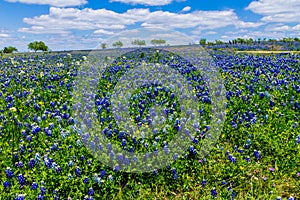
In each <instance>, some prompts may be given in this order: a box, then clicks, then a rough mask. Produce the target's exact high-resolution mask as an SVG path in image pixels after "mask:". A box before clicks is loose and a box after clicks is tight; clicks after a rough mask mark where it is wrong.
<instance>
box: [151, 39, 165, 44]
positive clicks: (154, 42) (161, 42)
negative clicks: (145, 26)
mask: <svg viewBox="0 0 300 200" xmlns="http://www.w3.org/2000/svg"><path fill="white" fill-rule="evenodd" d="M150 42H151V44H152V45H163V44H166V40H163V39H153V40H151V41H150Z"/></svg>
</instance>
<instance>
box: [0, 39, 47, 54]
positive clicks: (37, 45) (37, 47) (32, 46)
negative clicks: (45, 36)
mask: <svg viewBox="0 0 300 200" xmlns="http://www.w3.org/2000/svg"><path fill="white" fill-rule="evenodd" d="M27 47H28V49H29V50H31V51H34V52H37V51H43V52H44V51H49V47H48V46H47V45H46V44H45V43H44V42H43V41H34V42H30V43H29V44H28V45H27ZM14 52H18V49H17V48H16V47H13V46H8V47H4V48H3V49H2V50H0V54H5V53H14Z"/></svg>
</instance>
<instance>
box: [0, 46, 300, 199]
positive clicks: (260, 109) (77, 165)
mask: <svg viewBox="0 0 300 200" xmlns="http://www.w3.org/2000/svg"><path fill="white" fill-rule="evenodd" d="M161 54H165V52H161V53H157V52H155V53H153V55H146V56H145V54H141V55H138V56H140V57H139V58H140V59H145V60H146V61H147V62H154V61H155V60H160V61H161V60H164V59H165V60H164V62H166V63H168V62H169V63H171V62H172V61H170V60H168V59H171V58H170V57H168V56H166V55H161ZM211 55H212V57H213V58H214V60H215V62H216V64H217V66H218V69H219V71H220V73H221V75H222V78H223V80H224V85H225V87H226V100H227V103H226V121H225V124H224V128H223V130H222V133H221V136H220V138H219V140H218V142H217V144H216V146H215V147H214V148H213V149H212V151H211V152H210V154H209V155H208V156H206V157H205V158H199V157H198V156H197V154H198V151H199V149H200V146H201V140H202V139H203V138H205V137H207V134H206V133H207V131H208V130H209V128H210V127H209V123H207V124H205V123H202V122H203V120H207V121H208V122H209V119H210V118H209V109H208V108H209V104H210V97H209V93H208V91H207V88H206V87H205V82H203V79H202V78H201V76H194V75H193V73H194V72H193V70H189V67H192V66H190V65H189V64H188V63H185V62H177V61H176V64H173V65H172V67H173V68H174V69H181V68H182V67H183V66H182V65H184V69H185V70H186V71H185V72H188V73H189V76H187V77H190V80H192V81H194V82H195V83H198V84H195V85H194V87H195V88H194V92H195V93H196V95H197V97H198V99H199V113H200V114H201V116H203V117H202V118H201V119H202V122H201V127H200V128H199V132H198V133H197V137H196V138H194V140H193V143H191V147H190V148H189V149H187V150H186V154H185V155H183V156H178V157H176V156H174V162H173V163H172V164H170V165H169V166H168V167H166V168H164V169H158V170H153V172H152V173H125V172H122V171H119V170H118V168H114V169H111V168H109V167H107V166H105V165H104V164H102V163H101V162H100V161H99V160H97V159H96V158H94V157H93V156H92V154H91V153H90V151H89V150H87V148H86V147H85V145H84V142H86V141H84V139H83V138H82V137H81V136H80V134H78V132H76V131H74V129H73V125H74V123H76V119H74V116H73V109H72V91H73V84H74V80H75V78H76V76H77V72H78V68H79V67H80V65H81V63H82V62H83V61H84V59H85V58H86V57H85V56H86V54H83V53H76V54H72V55H71V54H65V53H60V54H23V55H21V54H20V55H14V56H6V57H5V58H2V59H1V61H0V87H1V89H0V180H1V185H0V194H1V195H0V199H68V198H69V199H134V198H135V199H213V198H218V199H299V198H300V184H299V183H300V145H299V144H300V127H299V119H300V77H299V76H300V75H299V73H300V56H299V55H297V54H295V55H292V54H276V55H273V54H271V55H251V54H234V53H228V52H224V51H212V52H211ZM161 58H164V59H161ZM172 59H173V57H172ZM127 61H128V60H127ZM127 61H126V60H122V59H120V60H118V62H114V63H112V64H111V68H109V69H108V70H107V71H106V74H105V76H103V77H104V79H103V80H101V81H100V82H99V87H98V89H99V90H98V93H99V95H97V96H96V98H95V110H96V111H97V113H98V119H99V123H101V124H102V125H103V126H107V128H106V129H105V131H104V134H105V135H106V136H107V137H108V138H109V139H111V140H112V141H114V142H115V143H119V145H120V146H121V147H122V148H124V149H127V150H128V151H131V152H137V151H142V150H145V149H148V150H150V151H156V150H157V148H161V147H165V145H166V144H167V143H168V142H169V141H170V140H171V139H172V137H173V136H174V134H176V131H177V130H178V125H179V123H180V122H178V121H176V116H177V115H178V113H179V106H180V105H178V99H177V97H174V95H173V94H172V91H170V90H169V89H168V88H167V87H160V86H155V85H154V86H151V87H149V86H145V87H144V88H141V89H140V90H139V91H137V92H136V93H135V94H134V97H133V98H132V101H131V103H130V109H131V110H130V114H131V116H132V121H133V122H135V123H137V124H138V125H139V126H144V125H145V126H146V125H149V124H150V123H151V120H150V117H151V112H150V111H149V109H148V108H149V107H151V105H152V104H153V102H158V103H161V105H164V106H165V110H166V112H167V115H168V116H173V117H172V119H173V120H169V121H167V122H168V123H169V124H170V125H169V126H168V129H164V130H158V132H156V133H155V134H156V135H155V136H153V138H150V139H149V140H147V141H142V140H137V139H136V138H131V137H130V135H129V134H128V133H126V132H120V131H118V128H117V127H116V124H115V123H114V120H113V118H112V112H111V105H110V103H109V99H108V98H106V96H105V95H106V94H107V93H108V92H109V91H110V90H111V89H113V87H112V86H113V85H114V84H116V83H115V80H116V79H112V78H110V77H111V76H110V75H115V76H120V75H121V74H122V72H124V70H126V68H128V69H131V68H132V66H130V64H128V62H127ZM122 62H127V64H126V65H124V63H123V64H122ZM129 63H130V62H129ZM171 64H172V63H171ZM151 99H152V100H153V101H152V100H151ZM91 145H95V148H99V149H100V148H101V146H99V145H98V144H96V143H94V144H91Z"/></svg>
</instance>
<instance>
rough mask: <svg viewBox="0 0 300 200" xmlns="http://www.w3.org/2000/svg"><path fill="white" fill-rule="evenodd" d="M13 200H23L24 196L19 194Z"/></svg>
mask: <svg viewBox="0 0 300 200" xmlns="http://www.w3.org/2000/svg"><path fill="white" fill-rule="evenodd" d="M15 200H25V195H24V194H19V195H18V196H16V198H15Z"/></svg>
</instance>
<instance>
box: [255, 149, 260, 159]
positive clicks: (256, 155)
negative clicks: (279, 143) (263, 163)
mask: <svg viewBox="0 0 300 200" xmlns="http://www.w3.org/2000/svg"><path fill="white" fill-rule="evenodd" d="M253 155H254V157H255V158H256V159H257V160H259V159H260V157H261V154H260V152H259V151H257V150H254V152H253Z"/></svg>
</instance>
